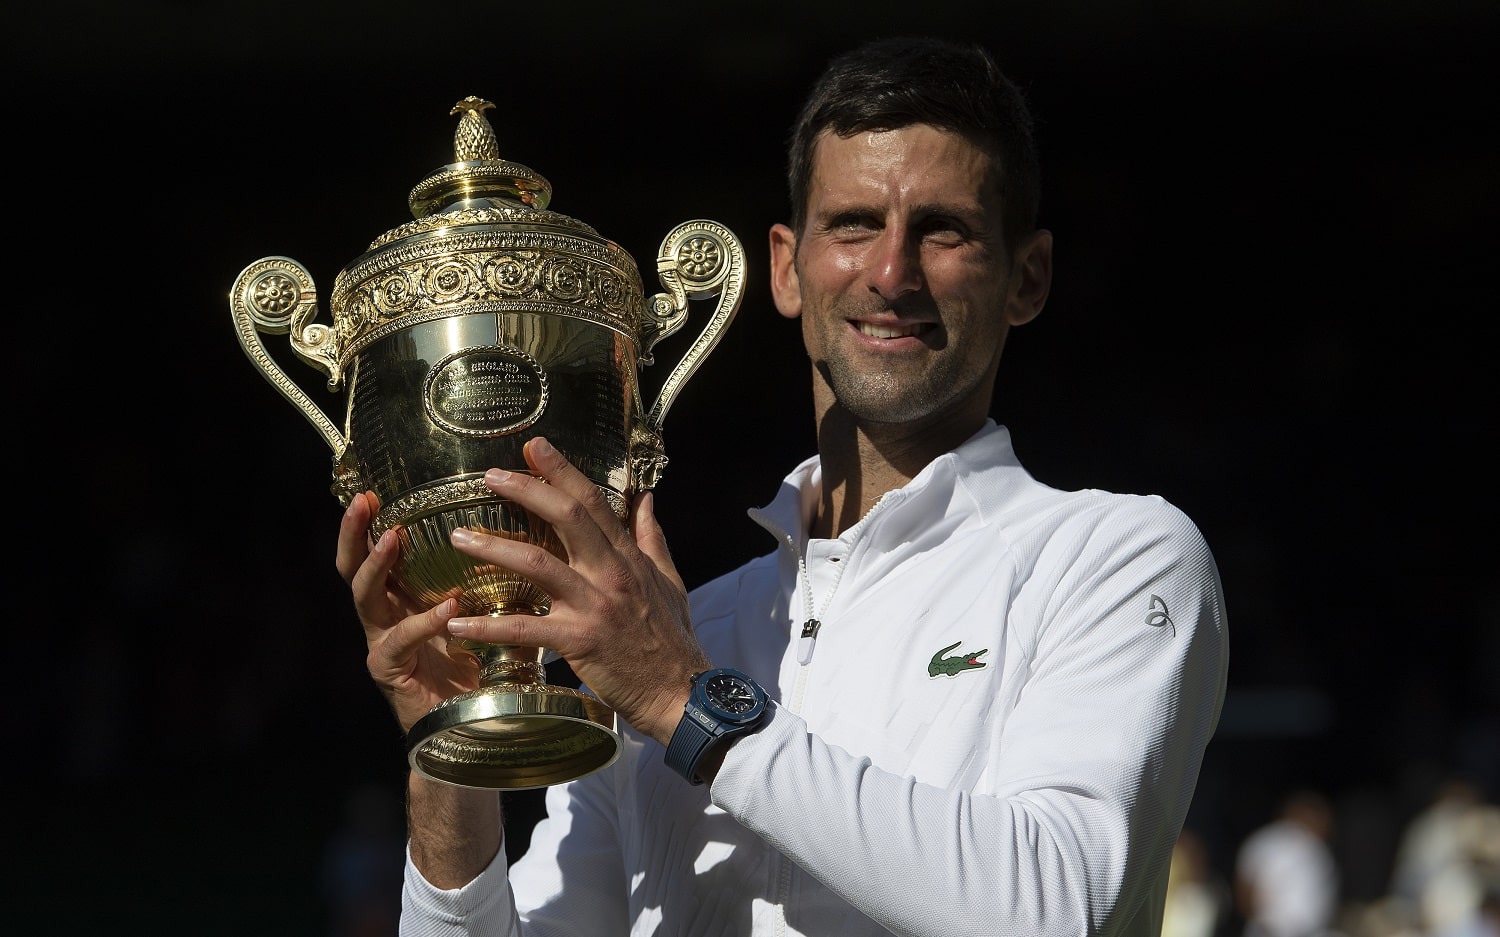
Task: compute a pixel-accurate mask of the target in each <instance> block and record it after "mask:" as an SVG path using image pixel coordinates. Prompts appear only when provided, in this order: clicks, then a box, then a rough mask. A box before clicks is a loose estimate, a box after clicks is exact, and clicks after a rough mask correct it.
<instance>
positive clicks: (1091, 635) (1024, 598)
mask: <svg viewBox="0 0 1500 937" xmlns="http://www.w3.org/2000/svg"><path fill="white" fill-rule="evenodd" d="M1032 537H1036V538H1041V540H1044V541H1045V542H1041V540H1039V541H1038V542H1036V543H1035V544H1032V543H1029V542H1028V541H1029V539H1030V538H1032ZM1013 546H1014V547H1015V549H1013V550H1011V551H1009V552H1010V556H1011V557H1012V558H1019V557H1025V558H1028V559H1025V560H1023V561H1021V562H1025V563H1026V564H1027V565H1025V566H1024V567H1021V566H1018V567H1016V568H1011V567H1012V564H1011V563H1010V562H1002V563H1000V564H997V565H996V566H995V567H994V568H991V567H990V566H988V565H986V561H983V560H980V559H977V558H976V559H975V560H972V561H971V562H969V563H968V564H967V566H968V568H969V570H970V572H971V574H973V575H980V574H983V575H984V576H986V577H988V578H991V579H992V580H993V579H999V580H1001V581H999V582H993V583H992V585H993V588H995V589H997V590H999V591H1001V592H1006V591H1008V592H1009V597H1008V598H1007V599H1006V600H1005V601H1004V605H1005V607H1006V609H1007V611H1006V618H1007V621H1006V622H1005V624H1004V629H1003V630H1004V634H1003V635H1002V636H1001V637H1000V638H999V639H998V640H1003V642H1004V646H1005V660H1004V676H1003V678H1002V679H1001V680H1000V681H999V684H998V688H997V690H996V693H997V695H998V696H999V697H1001V699H998V700H995V701H993V705H992V707H991V708H990V709H989V710H988V712H989V716H988V718H989V719H990V720H992V722H993V723H994V735H993V738H992V740H991V741H990V744H989V745H988V750H987V752H985V753H984V756H983V757H984V764H983V765H982V767H980V766H968V767H967V768H963V767H960V768H959V769H957V770H955V771H954V772H952V776H953V777H955V778H956V777H960V776H969V777H974V778H975V780H974V783H972V784H971V785H966V784H957V783H946V784H937V783H923V782H922V781H921V780H919V776H920V775H921V774H922V773H923V761H924V759H923V758H922V757H921V756H918V757H917V758H916V759H914V761H915V762H916V763H915V764H914V765H913V766H911V767H909V768H908V769H907V770H905V771H902V772H900V773H897V772H894V771H890V770H882V769H880V768H878V767H875V766H874V765H873V764H872V763H871V760H870V759H869V758H867V757H861V755H859V754H852V753H851V751H849V750H846V749H845V748H843V747H840V746H837V745H833V744H829V743H828V742H827V741H826V740H825V739H824V738H822V737H820V735H819V734H816V733H814V732H812V731H809V729H808V726H807V725H806V724H805V723H804V722H803V721H802V720H801V719H800V718H798V717H797V716H794V715H793V714H791V713H789V712H786V711H785V710H778V712H777V713H776V714H775V717H774V718H773V719H772V720H771V721H770V723H769V724H768V725H767V726H766V727H765V728H764V729H763V730H762V731H761V732H759V733H757V734H756V735H753V736H749V737H747V738H745V739H744V740H742V741H739V742H738V743H736V744H735V745H734V747H732V748H731V750H730V751H729V754H728V756H727V757H726V758H725V761H724V764H723V766H722V768H721V769H720V771H719V774H718V778H717V780H716V781H715V784H714V788H713V797H714V801H715V803H716V804H718V805H719V806H721V807H722V808H723V809H724V810H726V811H727V812H728V813H730V814H731V815H732V816H734V817H735V818H736V819H737V820H739V822H741V823H743V824H745V825H746V826H747V827H749V828H750V829H751V830H752V831H753V832H755V833H756V834H757V835H759V836H760V837H762V838H764V839H765V840H766V841H767V842H769V843H770V844H771V845H772V846H774V847H775V848H776V849H778V850H780V851H782V852H783V853H785V854H786V855H787V856H788V857H790V858H791V859H792V860H793V861H794V862H795V863H796V864H797V865H798V866H800V867H801V868H803V869H805V870H806V871H807V872H808V873H810V874H811V875H812V876H813V877H814V878H816V879H818V880H819V881H820V882H822V883H823V884H824V885H825V886H827V887H828V888H829V889H830V890H831V891H833V892H834V893H836V894H838V895H839V896H840V897H842V898H843V899H845V900H847V901H848V902H850V903H851V904H852V905H854V906H855V907H857V908H859V909H860V910H861V911H862V912H864V913H865V914H867V915H868V916H870V917H871V918H873V919H874V920H876V921H877V922H879V923H880V924H882V925H884V926H885V927H886V928H888V929H889V930H890V931H891V932H893V933H896V934H900V935H911V937H916V935H931V937H938V935H943V937H952V935H962V934H973V935H976V937H978V935H994V934H1012V933H1014V934H1029V935H1047V934H1059V935H1061V934H1070V935H1076V934H1096V933H1097V934H1114V933H1146V932H1153V933H1154V932H1155V931H1154V929H1153V927H1159V917H1160V913H1161V901H1162V896H1163V894H1164V888H1165V870H1166V868H1167V859H1168V857H1169V855H1170V850H1171V847H1172V843H1173V841H1175V839H1176V836H1177V833H1178V831H1179V830H1180V828H1181V825H1182V823H1183V820H1184V818H1185V816H1186V812H1187V808H1188V804H1189V802H1190V800H1191V796H1192V792H1193V788H1194V785H1195V783H1196V780H1197V774H1198V769H1199V765H1200V762H1201V759H1202V756H1203V753H1204V749H1205V746H1206V745H1207V742H1208V740H1209V737H1210V736H1211V734H1212V732H1213V728H1214V726H1215V724H1216V722H1217V719H1218V714H1219V710H1220V707H1221V705H1222V700H1223V693H1224V679H1225V670H1226V665H1227V655H1228V645H1227V638H1226V634H1225V626H1224V613H1223V608H1222V600H1221V594H1220V592H1221V590H1220V584H1219V580H1218V575H1217V571H1216V568H1215V566H1214V563H1213V560H1212V558H1211V556H1210V554H1209V551H1208V548H1207V546H1206V545H1205V544H1204V542H1203V540H1202V538H1201V536H1200V535H1199V533H1198V531H1197V530H1196V528H1195V527H1193V525H1192V524H1191V523H1190V522H1189V521H1188V520H1187V518H1185V517H1184V516H1183V515H1181V513H1180V512H1178V511H1176V509H1174V508H1171V507H1170V506H1169V505H1166V503H1165V502H1162V501H1160V499H1144V498H1143V499H1128V500H1124V501H1118V502H1113V501H1112V502H1108V503H1106V504H1105V505H1104V507H1103V511H1102V513H1101V512H1100V511H1097V510H1089V511H1085V512H1083V513H1082V514H1079V515H1076V516H1073V517H1071V518H1068V519H1066V520H1064V521H1061V522H1055V521H1054V519H1052V518H1050V517H1043V518H1042V519H1041V520H1040V521H1039V522H1038V523H1037V524H1035V525H1033V526H1032V530H1031V532H1029V533H1023V534H1020V535H1018V542H1016V543H1014V544H1013ZM1028 546H1035V547H1036V549H1034V550H1032V549H1027V547H1028ZM978 555H979V554H976V556H978ZM1006 576H1010V577H1013V578H1012V579H1011V581H1010V583H1009V585H1007V583H1006V582H1005V581H1003V580H1004V577H1006ZM900 578H902V579H903V581H905V582H907V583H908V584H913V583H915V582H918V581H919V579H918V577H916V576H915V575H914V574H912V575H907V576H904V577H900ZM970 578H972V576H971V577H970ZM912 587H913V588H915V586H914V585H913V586H912ZM963 587H964V586H963V585H962V582H961V581H960V580H958V579H955V581H954V583H953V586H952V589H953V590H957V589H962V588H963ZM923 588H924V589H931V590H934V591H936V590H939V589H942V584H937V585H936V586H934V585H933V584H932V583H925V584H923ZM947 591H952V590H947ZM966 607H968V608H972V607H973V605H972V603H971V604H970V605H969V606H966ZM961 616H962V613H960V615H958V616H953V617H961ZM845 617H851V618H852V617H855V616H854V615H853V614H852V613H845ZM931 617H932V616H926V617H923V615H922V613H921V612H920V611H919V612H915V613H913V614H912V615H910V616H909V620H911V621H922V622H923V627H927V628H931V627H935V625H934V624H933V623H932V622H931ZM970 633H973V632H972V631H971V632H970ZM872 640H873V643H875V644H877V645H879V646H880V647H881V653H884V654H891V653H893V649H892V648H891V647H890V645H889V642H886V641H882V640H880V639H879V637H878V636H872ZM929 643H935V642H929ZM818 653H819V655H823V654H824V653H825V649H823V648H820V649H819V651H818ZM894 653H898V654H899V651H894ZM997 665H998V662H997ZM818 666H819V662H818V661H814V662H813V664H812V665H811V668H812V669H813V670H816V668H817V667H818ZM966 677H968V675H967V674H965V675H960V676H959V677H957V678H954V679H953V683H954V684H957V683H958V682H959V681H960V680H962V679H965V678H966ZM810 679H811V680H813V681H816V680H817V676H816V675H814V676H813V677H811V678H810ZM892 683H893V681H892V680H879V679H871V680H869V681H867V683H866V686H865V687H864V688H863V691H864V692H867V693H870V694H872V699H871V700H870V704H869V705H870V706H871V707H872V708H878V709H889V708H891V707H894V706H898V705H899V704H898V703H896V702H894V701H891V700H888V699H877V698H874V697H877V696H880V695H881V694H883V693H887V692H890V693H895V692H897V690H896V689H895V688H894V687H893V686H891V684H892ZM974 686H975V687H978V686H979V684H978V683H977V682H976V683H975V684H974ZM839 704H840V705H841V706H842V707H853V706H856V705H857V702H856V700H855V699H853V698H851V697H849V696H844V697H841V698H840V701H839ZM945 708H946V711H941V712H933V713H931V714H928V715H927V716H926V717H925V718H926V719H927V721H928V728H927V729H926V730H925V731H924V732H923V733H916V734H915V735H914V737H915V738H922V737H924V735H940V734H942V733H944V732H949V731H952V729H951V724H952V722H954V721H960V720H961V719H962V718H963V717H962V716H961V713H964V712H967V710H965V709H963V708H959V707H953V706H952V704H951V703H950V704H948V705H947V707H945ZM814 718H816V716H815V717H814ZM897 725H899V720H891V721H890V722H888V723H885V724H884V726H886V727H887V728H889V727H894V726H897ZM857 750H858V751H860V752H861V753H863V752H864V751H865V747H863V746H861V747H860V748H859V749H857ZM934 751H935V752H940V751H941V750H940V749H937V748H934ZM976 770H977V775H976ZM934 773H936V772H934Z"/></svg>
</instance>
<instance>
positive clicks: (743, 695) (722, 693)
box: [703, 673, 760, 716]
mask: <svg viewBox="0 0 1500 937" xmlns="http://www.w3.org/2000/svg"><path fill="white" fill-rule="evenodd" d="M703 693H704V695H705V696H706V697H707V698H708V701H709V702H710V703H712V704H713V705H714V706H715V707H716V708H718V709H721V710H723V711H724V712H726V713H730V714H732V715H736V716H738V715H741V714H742V713H747V712H749V711H750V710H752V709H754V708H755V706H756V704H757V703H759V702H760V700H759V698H758V697H757V696H756V695H755V690H754V689H753V688H752V687H751V686H750V684H748V683H746V682H745V681H744V680H741V679H740V678H739V677H736V676H734V675H733V674H727V673H721V674H715V675H713V676H712V677H709V678H708V680H707V682H705V683H704V684H703Z"/></svg>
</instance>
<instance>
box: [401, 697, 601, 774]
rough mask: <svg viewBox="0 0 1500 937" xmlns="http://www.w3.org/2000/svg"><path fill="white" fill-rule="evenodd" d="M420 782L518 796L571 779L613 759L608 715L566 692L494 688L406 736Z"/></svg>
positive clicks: (434, 714) (447, 706)
mask: <svg viewBox="0 0 1500 937" xmlns="http://www.w3.org/2000/svg"><path fill="white" fill-rule="evenodd" d="M406 750H407V760H408V762H410V764H411V767H412V769H413V770H415V771H417V772H418V773H419V774H421V775H422V776H424V777H427V778H430V779H432V780H434V781H441V782H443V783H446V784H453V785H456V786H458V787H473V788H482V789H485V790H497V791H520V790H529V789H531V788H537V787H549V786H551V785H553V784H561V783H563V782H564V781H574V780H577V779H578V778H581V777H585V776H586V775H590V774H593V773H594V772H595V771H599V770H601V769H603V768H607V767H609V766H610V765H611V764H614V761H615V759H616V758H618V757H619V756H620V735H619V733H618V732H617V731H615V714H614V711H613V710H611V709H610V708H609V707H608V706H605V705H604V704H603V703H602V702H600V701H599V700H598V699H597V698H596V697H593V696H590V695H589V694H587V693H584V692H581V691H579V690H575V689H572V688H570V687H563V686H552V685H550V684H544V683H543V684H533V683H498V684H494V685H491V686H484V687H481V688H479V689H478V690H474V691H473V692H470V693H465V694H463V695H461V696H456V697H454V698H453V699H450V700H446V701H444V702H443V703H441V704H439V705H438V706H436V707H434V708H433V710H432V711H431V712H429V713H428V714H427V715H425V716H423V717H422V718H421V719H419V720H418V721H417V724H416V725H414V726H412V728H411V731H410V732H408V733H407V735H406Z"/></svg>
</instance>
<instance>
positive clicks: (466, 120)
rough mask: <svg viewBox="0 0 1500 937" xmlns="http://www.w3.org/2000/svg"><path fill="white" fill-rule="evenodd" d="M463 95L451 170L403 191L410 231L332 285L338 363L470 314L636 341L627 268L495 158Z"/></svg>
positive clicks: (477, 102)
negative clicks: (600, 330)
mask: <svg viewBox="0 0 1500 937" xmlns="http://www.w3.org/2000/svg"><path fill="white" fill-rule="evenodd" d="M494 107H495V105H494V104H492V103H491V102H489V101H486V100H484V99H483V98H479V97H475V96H473V95H470V96H469V97H466V98H464V99H463V100H462V101H459V102H458V103H457V104H455V105H454V106H453V107H452V109H451V110H450V111H449V114H452V115H458V116H459V121H458V129H457V130H456V131H455V132H454V136H453V150H454V161H453V162H451V163H448V164H447V165H445V166H440V167H438V168H437V169H435V170H433V171H432V172H430V173H428V174H427V176H426V178H424V179H423V180H422V181H421V182H419V183H417V185H416V186H415V187H414V188H413V189H412V190H411V192H410V194H409V195H408V196H407V205H408V207H410V209H411V213H412V217H413V220H411V221H407V222H405V223H404V224H401V225H398V226H397V227H395V228H392V229H391V230H389V231H387V232H385V233H384V234H382V235H380V236H379V237H377V238H375V240H374V241H372V242H371V243H370V246H369V247H368V248H367V249H366V250H365V252H364V253H363V254H361V255H360V256H359V257H356V258H355V259H354V260H353V261H351V262H350V263H349V264H348V265H347V266H346V267H344V269H343V270H341V271H340V272H339V274H338V276H337V277H336V278H335V280H334V284H333V291H332V294H331V296H330V304H331V306H332V310H333V318H334V330H335V332H336V333H337V334H338V336H339V338H340V342H339V364H340V365H341V366H344V367H347V366H348V365H349V363H350V361H351V360H352V359H353V358H354V357H355V356H356V355H358V354H359V353H360V352H361V351H362V350H363V349H364V348H365V347H367V346H368V345H369V344H371V343H372V342H375V341H378V340H380V339H381V338H383V337H384V336H387V335H391V334H393V333H395V332H397V331H400V330H401V329H403V328H405V327H407V326H411V325H417V324H420V323H422V322H425V321H429V320H431V319H437V318H444V317H449V316H458V315H464V314H467V313H469V312H491V313H499V312H524V311H530V312H537V313H541V314H555V313H558V312H559V311H560V310H568V311H569V313H570V314H574V315H579V316H582V317H584V318H589V319H594V320H595V321H600V322H606V323H609V324H610V325H611V326H612V327H615V328H618V329H619V330H620V331H622V332H624V333H625V334H628V335H630V336H632V337H634V338H636V340H639V336H640V332H641V329H642V322H643V318H644V316H645V297H644V290H643V288H642V284H641V277H640V272H639V270H638V269H637V268H636V264H635V260H634V259H633V258H631V256H630V254H628V253H627V252H626V251H625V250H624V249H623V248H621V247H620V246H619V245H618V244H616V243H614V242H613V241H611V240H609V239H607V238H605V237H603V236H601V235H600V234H599V232H598V231H596V230H595V229H594V228H593V227H592V226H590V225H588V224H585V223H584V222H582V221H579V220H578V219H576V218H572V217H569V216H568V215H564V214H560V213H558V212H556V211H552V210H551V209H549V208H548V207H547V206H548V204H549V203H550V202H551V200H552V184H551V183H549V182H548V181H547V180H546V179H545V178H543V177H542V176H541V175H540V174H538V173H537V172H535V171H534V170H532V169H531V168H530V167H527V166H523V165H521V164H520V163H515V162H511V161H509V160H504V159H501V158H500V148H499V145H498V144H497V143H496V141H495V132H494V130H493V129H492V128H491V127H490V122H489V119H488V118H487V117H486V116H485V111H487V110H491V109H493V108H494Z"/></svg>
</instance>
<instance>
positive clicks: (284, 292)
mask: <svg viewBox="0 0 1500 937" xmlns="http://www.w3.org/2000/svg"><path fill="white" fill-rule="evenodd" d="M229 312H230V314H231V315H232V316H234V324H235V331H236V333H237V334H238V335H239V339H240V347H241V348H243V349H244V350H245V354H246V355H248V356H249V358H250V362H251V363H252V364H254V365H255V366H256V368H258V369H259V370H260V373H261V374H262V375H263V376H264V377H265V378H266V380H268V381H270V382H271V386H273V387H275V388H276V389H277V390H278V391H280V392H281V396H283V397H285V398H286V399H287V400H289V401H290V402H291V404H292V406H294V407H296V408H297V409H298V410H301V411H302V415H303V416H305V417H307V421H308V422H309V423H311V424H312V425H313V429H316V430H317V431H318V432H319V433H321V434H322V436H323V439H324V440H325V441H326V442H327V443H328V445H329V447H330V448H331V449H333V454H334V456H335V457H336V459H338V460H339V461H342V460H343V456H344V451H345V450H346V449H347V448H348V447H349V442H348V440H347V439H345V438H344V435H343V434H342V433H340V432H339V429H338V427H337V426H335V425H334V423H333V421H332V420H330V419H328V417H327V416H326V415H325V414H324V413H323V411H322V410H321V409H319V408H318V406H317V404H315V403H313V401H312V398H310V397H308V396H307V394H305V393H303V391H302V388H300V387H298V386H297V385H296V384H295V383H294V382H293V381H292V380H291V378H289V377H287V376H286V374H285V372H283V371H282V370H281V367H280V365H278V364H277V363H276V361H275V360H274V359H273V358H272V357H271V356H270V355H269V354H267V353H266V348H265V345H263V344H262V343H261V340H260V335H259V334H258V333H260V332H265V333H266V334H268V335H285V334H287V333H288V332H290V333H291V342H292V350H293V351H295V352H296V353H297V355H298V356H299V357H301V358H302V359H303V360H305V361H307V362H308V363H310V364H312V365H313V366H314V367H317V368H319V369H320V370H322V371H323V372H324V373H326V374H327V375H328V389H329V390H337V389H338V387H339V385H340V384H341V383H342V382H343V379H344V374H343V368H342V367H341V366H340V365H339V361H338V338H337V336H336V335H335V333H334V331H333V329H331V328H329V327H328V326H326V325H317V324H313V323H312V318H313V316H315V315H317V313H318V292H317V289H316V288H315V287H314V286H313V279H312V274H310V273H308V272H307V268H306V267H304V266H302V265H301V264H299V263H298V262H297V261H295V260H292V259H291V258H290V257H262V258H261V259H260V260H257V261H256V262H255V263H253V264H251V265H250V266H248V267H246V268H245V269H244V270H242V271H241V272H240V275H239V278H238V279H236V280H235V281H234V288H233V289H231V290H230V291H229Z"/></svg>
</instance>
